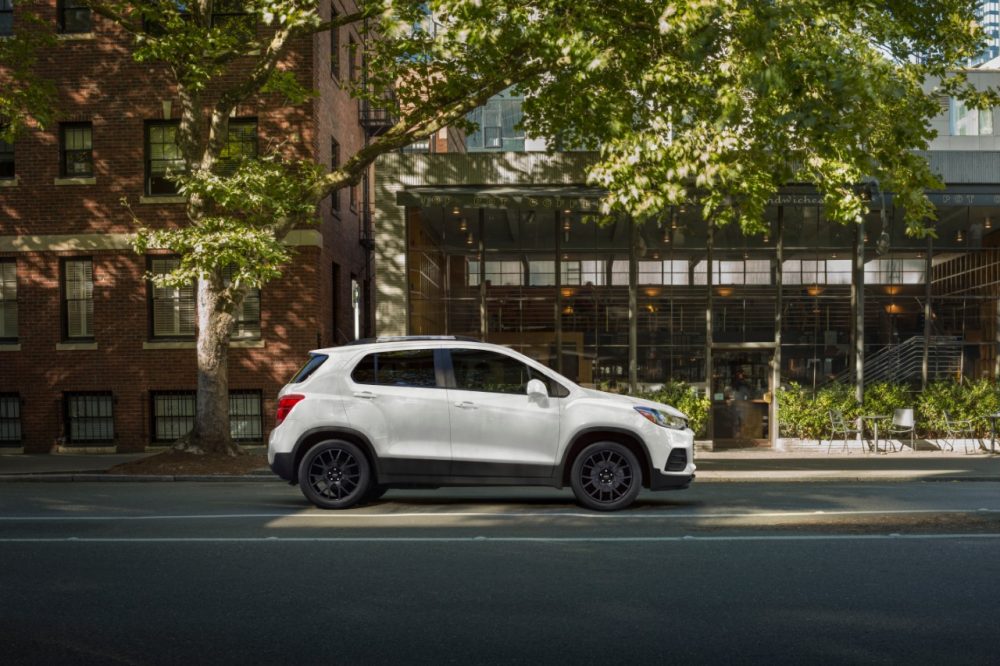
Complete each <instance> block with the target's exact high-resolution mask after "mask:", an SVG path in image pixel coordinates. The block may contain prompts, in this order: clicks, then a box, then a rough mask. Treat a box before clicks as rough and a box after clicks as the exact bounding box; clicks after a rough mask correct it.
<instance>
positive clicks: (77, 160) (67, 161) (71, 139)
mask: <svg viewBox="0 0 1000 666" xmlns="http://www.w3.org/2000/svg"><path fill="white" fill-rule="evenodd" d="M93 131H94V129H93V126H92V125H91V124H90V123H62V124H61V125H60V126H59V152H60V156H61V160H60V164H59V170H60V172H61V175H63V176H64V177H67V178H89V177H91V176H93V175H94V144H93Z"/></svg>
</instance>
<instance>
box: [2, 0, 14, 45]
mask: <svg viewBox="0 0 1000 666" xmlns="http://www.w3.org/2000/svg"><path fill="white" fill-rule="evenodd" d="M13 34H14V0H0V37H9V36H10V35H13Z"/></svg>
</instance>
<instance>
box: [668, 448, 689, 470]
mask: <svg viewBox="0 0 1000 666" xmlns="http://www.w3.org/2000/svg"><path fill="white" fill-rule="evenodd" d="M687 463H688V457H687V451H685V450H684V449H674V450H673V451H671V452H670V455H669V456H667V467H666V470H667V471H668V472H683V471H684V468H685V467H687Z"/></svg>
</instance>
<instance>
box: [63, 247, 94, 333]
mask: <svg viewBox="0 0 1000 666" xmlns="http://www.w3.org/2000/svg"><path fill="white" fill-rule="evenodd" d="M62 268H63V290H62V291H63V303H62V319H63V335H64V337H65V338H66V339H68V340H72V339H75V338H93V337H94V262H93V260H91V259H89V258H87V259H66V260H64V261H63V265H62Z"/></svg>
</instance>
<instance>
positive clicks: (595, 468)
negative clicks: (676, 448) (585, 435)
mask: <svg viewBox="0 0 1000 666" xmlns="http://www.w3.org/2000/svg"><path fill="white" fill-rule="evenodd" d="M570 485H572V487H573V494H575V495H576V499H577V500H578V501H579V502H580V504H582V505H584V506H585V507H587V508H589V509H596V510H597V511H615V510H617V509H624V508H625V507H627V506H628V505H629V504H631V503H632V502H634V501H635V498H636V496H637V495H638V494H639V488H640V487H641V486H642V469H641V468H640V467H639V461H638V460H637V459H636V457H635V454H634V453H632V452H631V451H630V450H629V449H628V448H627V447H625V446H624V445H622V444H619V443H618V442H596V443H594V444H591V445H590V446H588V447H586V448H585V449H584V450H583V451H581V452H580V453H579V455H577V457H576V460H574V461H573V469H572V470H571V472H570Z"/></svg>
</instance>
